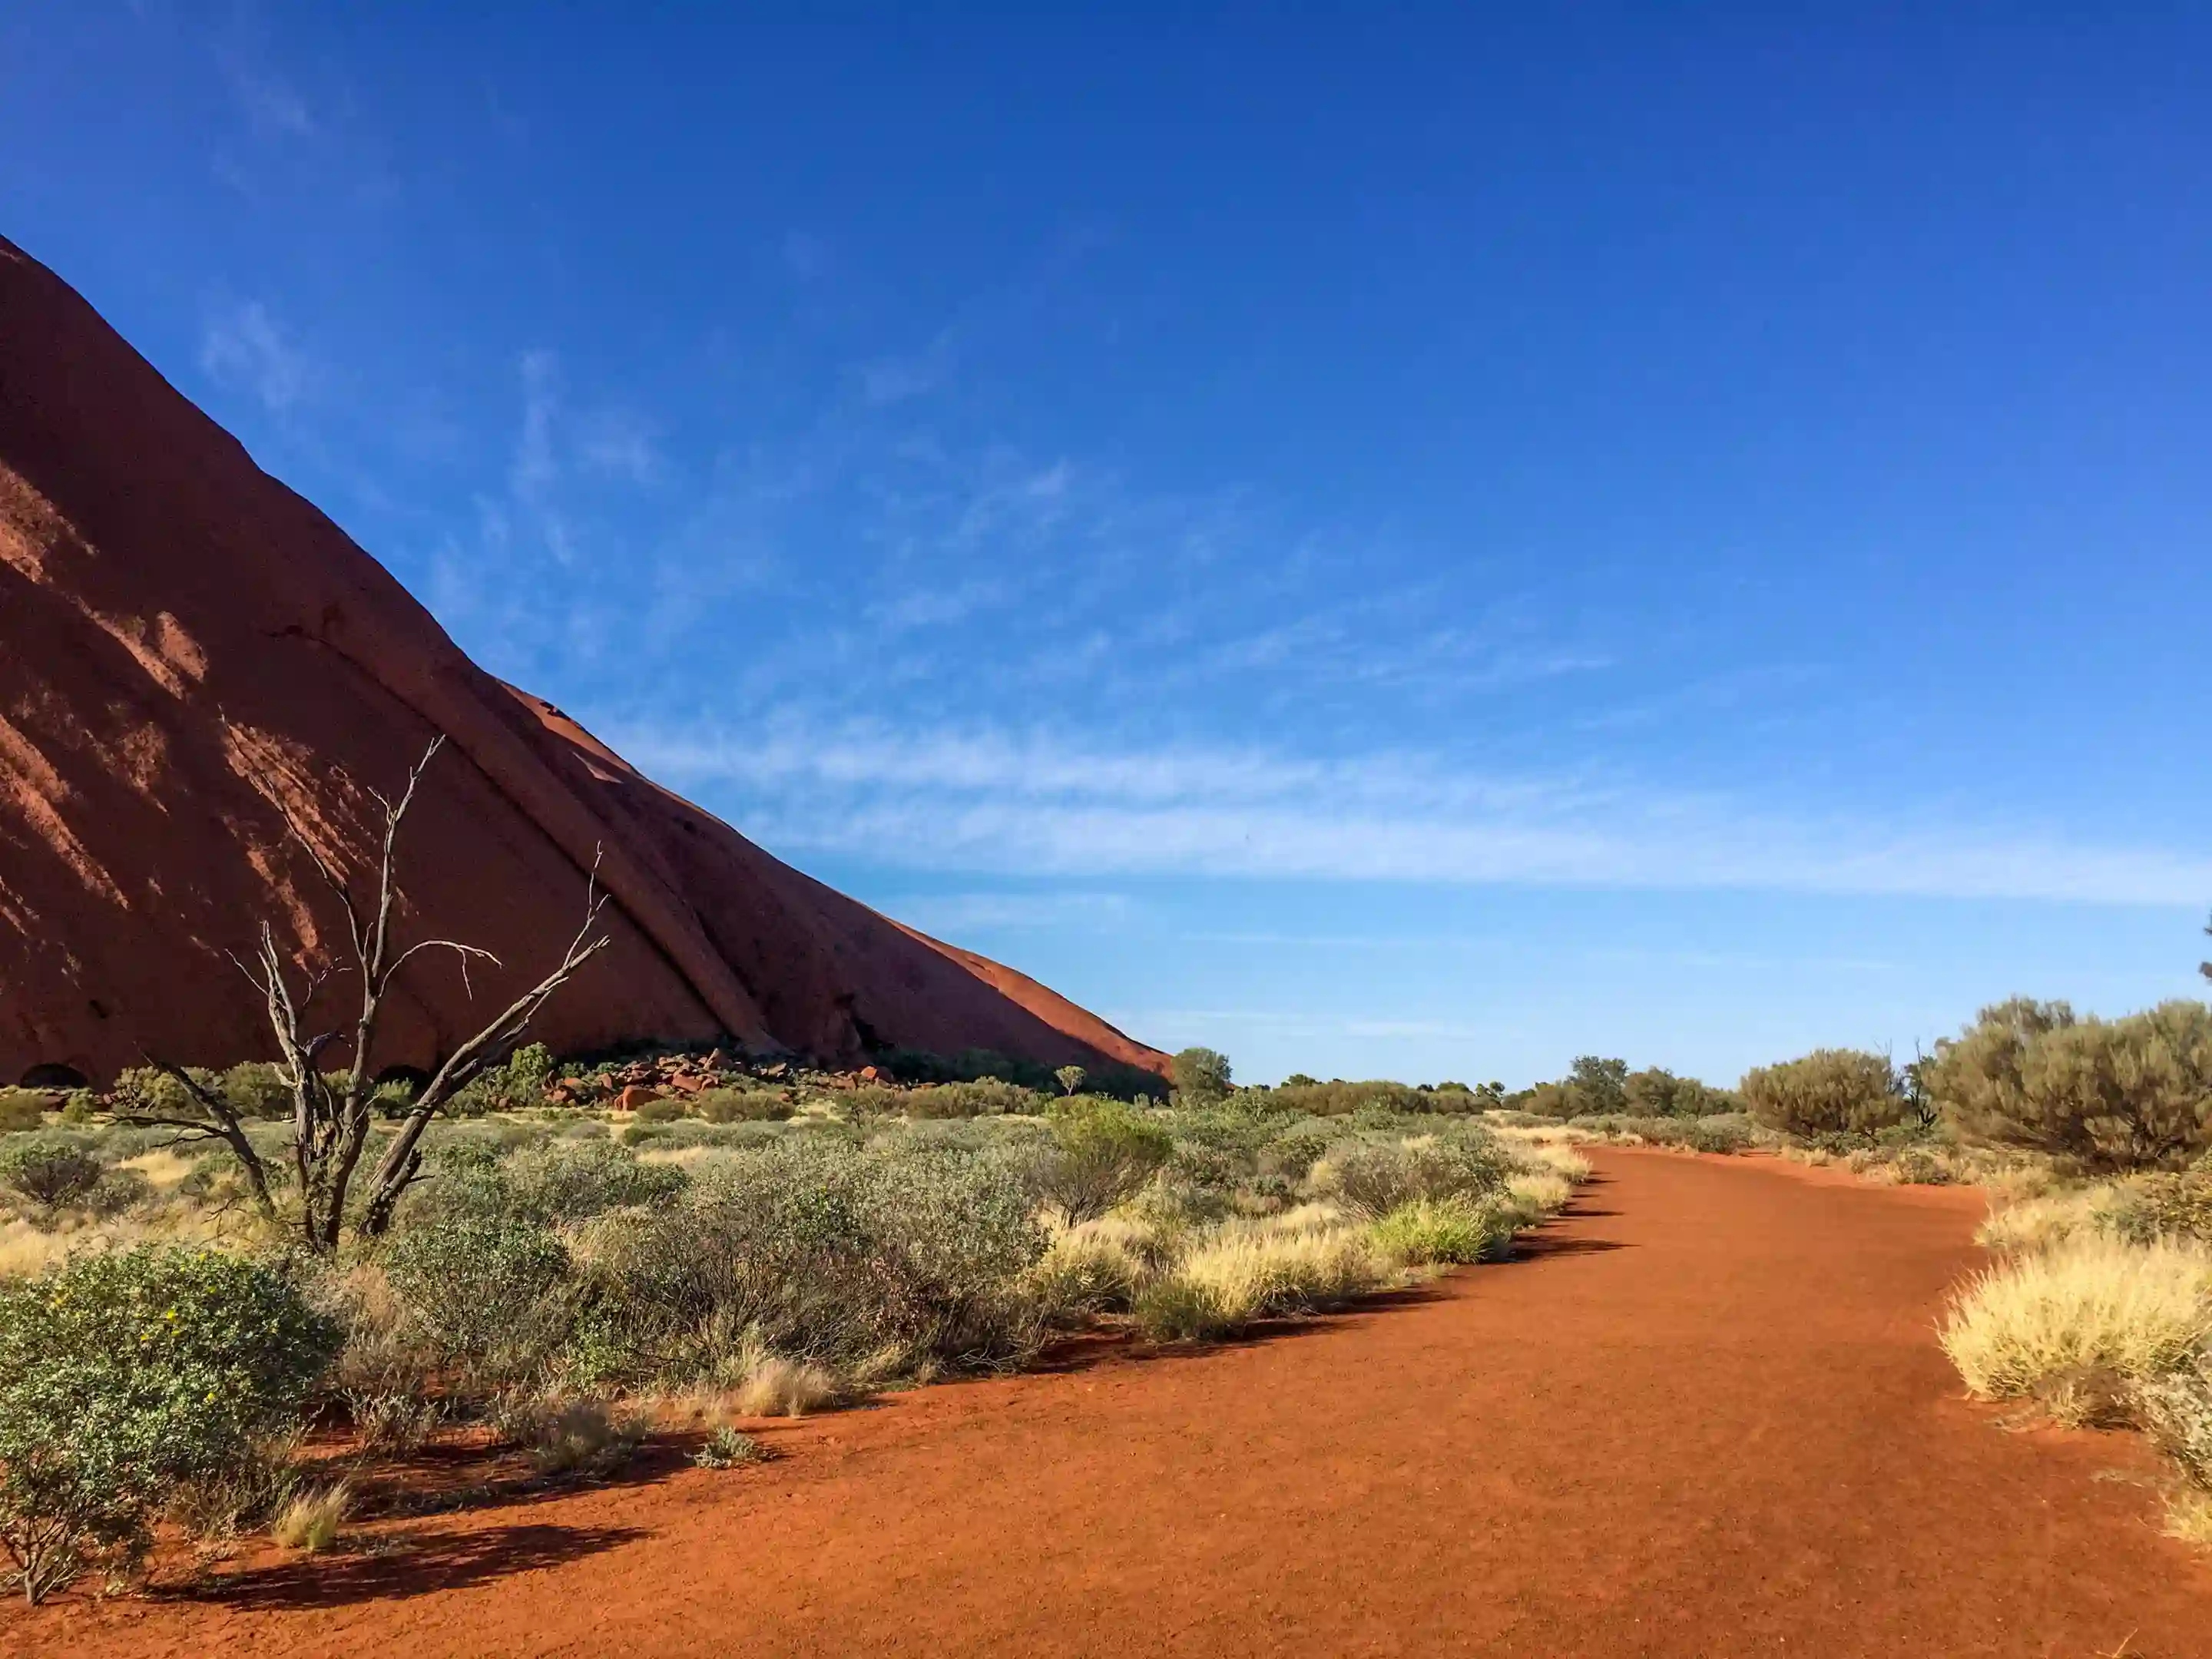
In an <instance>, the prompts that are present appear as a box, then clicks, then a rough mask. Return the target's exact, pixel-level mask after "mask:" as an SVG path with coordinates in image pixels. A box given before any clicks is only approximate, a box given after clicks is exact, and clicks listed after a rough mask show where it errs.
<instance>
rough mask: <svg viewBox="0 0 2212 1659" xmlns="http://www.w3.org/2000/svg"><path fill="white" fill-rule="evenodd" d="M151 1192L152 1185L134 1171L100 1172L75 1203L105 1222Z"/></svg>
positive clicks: (141, 1200)
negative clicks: (98, 1176)
mask: <svg viewBox="0 0 2212 1659" xmlns="http://www.w3.org/2000/svg"><path fill="white" fill-rule="evenodd" d="M153 1190H154V1189H153V1185H152V1183H151V1182H149V1181H148V1180H147V1179H146V1177H145V1176H143V1175H142V1174H140V1173H139V1172H138V1171H137V1170H101V1171H100V1178H99V1179H98V1180H97V1181H95V1182H93V1183H92V1185H91V1187H90V1188H88V1190H87V1191H86V1192H85V1193H84V1194H83V1195H82V1197H81V1198H79V1199H78V1200H77V1202H78V1203H80V1204H82V1206H84V1208H85V1209H86V1210H88V1211H89V1212H91V1213H92V1214H93V1215H94V1216H97V1217H99V1218H100V1219H101V1220H107V1219H109V1218H112V1217H115V1216H118V1215H121V1214H122V1213H123V1212H125V1210H128V1209H130V1208H131V1206H134V1205H137V1204H140V1203H143V1202H144V1201H145V1200H146V1198H147V1197H148V1195H149V1194H151V1193H152V1191H153Z"/></svg>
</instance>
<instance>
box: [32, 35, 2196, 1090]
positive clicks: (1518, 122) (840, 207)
mask: <svg viewBox="0 0 2212 1659" xmlns="http://www.w3.org/2000/svg"><path fill="white" fill-rule="evenodd" d="M642 10H643V9H617V8H613V7H603V8H601V7H589V6H570V7H564V8H560V9H557V10H555V9H537V8H529V9H526V8H523V7H520V6H514V7H495V6H477V7H471V8H433V7H428V6H420V7H379V8H373V9H372V8H349V9H344V10H339V9H335V8H307V7H294V8H276V7H268V8H253V7H223V8H207V9H202V8H197V7H191V6H184V5H172V4H163V3H160V0H146V3H143V4H140V5H137V6H102V5H98V4H83V5H62V4H42V3H31V4H27V5H20V6H16V7H12V8H9V9H8V10H7V11H6V12H5V13H4V15H0V231H4V232H5V234H8V235H9V236H10V237H11V238H13V239H15V240H17V241H18V242H20V243H21V245H23V246H25V247H26V248H27V249H28V250H29V251H31V252H33V253H34V254H36V255H37V256H38V257H40V258H42V259H44V260H46V262H47V263H49V264H52V265H53V266H54V267H56V268H57V269H58V270H59V271H60V272H61V273H62V274H63V275H64V276H66V277H68V278H69V279H70V281H71V282H73V283H76V285H77V286H78V287H79V288H80V289H82V291H83V292H84V293H85V294H87V295H88V296H89V297H90V298H91V299H92V301H94V303H95V304H96V305H98V306H99V307H100V308H101V309H102V310H103V311H104V312H105V313H106V315H107V316H108V317H109V319H111V320H112V321H113V322H114V323H115V324H116V325H118V327H119V328H121V329H122V330H123V331H124V332H125V334H126V335H127V336H129V337H130V338H131V340H132V341H133V342H134V343H137V345H138V347H139V348H140V349H142V350H143V351H144V352H146V354H147V355H148V356H149V357H151V358H152V359H153V361H154V362H155V363H156V364H157V365H158V366H159V367H160V368H161V369H162V370H163V371H164V372H165V373H166V374H168V375H169V377H170V378H171V379H172V380H174V381H175V382H176V383H177V384H178V385H179V386H181V387H182V388H183V389H184V390H185V392H187V393H188V394H190V395H191V397H193V398H196V399H197V401H199V402H200V403H201V404H203V405H204V407H206V408H207V409H208V410H210V412H211V413H213V414H214V415H215V416H216V417H217V418H218V419H219V420H221V421H222V422H224V423H225V424H226V425H227V426H228V427H229V428H231V429H232V430H233V431H234V432H236V433H237V434H238V435H240V437H241V438H242V439H243V440H244V441H246V444H247V445H248V446H249V447H250V448H251V449H252V451H253V453H254V454H255V455H256V457H257V458H258V459H259V460H260V461H261V462H262V464H263V465H264V466H266V467H268V468H269V469H270V471H274V472H276V474H277V475H279V476H280V477H283V478H285V479H286V480H287V481H288V482H289V483H292V484H294V485H295V487H297V488H298V489H301V490H302V491H303V492H305V493H306V494H307V495H308V496H310V497H311V498H312V499H313V500H314V501H317V502H318V503H319V505H321V506H322V507H324V508H325V510H326V511H328V512H329V513H331V515H332V516H333V517H334V518H336V519H337V520H338V521H339V522H340V523H341V524H343V526H346V528H347V529H348V530H349V531H350V532H352V533H353V534H354V536H355V537H356V538H357V539H358V540H359V541H360V542H361V543H362V545H363V546H365V547H367V548H368V550H370V551H371V552H372V553H374V554H375V555H376V556H378V557H379V558H380V559H381V560H383V561H384V562H385V563H386V564H387V565H388V566H389V567H390V568H392V570H393V571H394V572H395V573H396V574H398V576H399V577H400V579H401V580H404V582H406V583H407V584H408V586H410V588H411V589H412V590H413V591H414V592H416V593H417V594H418V595H419V596H421V597H422V599H423V600H424V601H425V602H426V603H428V605H430V607H431V608H432V609H433V610H434V611H435V612H436V613H437V615H438V616H439V617H440V619H441V621H442V622H443V623H445V624H446V626H447V628H448V629H450V630H451V631H452V632H453V635H454V636H455V637H456V638H457V639H458V640H459V641H460V642H461V643H462V645H463V646H464V647H466V648H467V649H468V650H469V651H471V653H473V654H474V655H475V656H476V657H477V659H478V660H479V661H480V662H482V663H483V664H484V665H486V666H487V667H489V668H490V669H492V670H493V671H495V672H497V673H500V674H501V675H503V676H506V677H507V678H510V679H513V680H514V681H516V682H518V683H520V684H524V685H526V686H528V687H529V688H531V689H532V690H536V691H538V692H540V693H542V694H544V695H545V696H549V697H551V698H552V699H554V700H555V701H556V702H559V703H560V704H562V706H563V707H564V708H568V709H569V710H570V711H571V712H573V713H574V714H576V715H578V717H579V718H580V719H582V720H585V721H586V723H587V724H588V725H591V726H593V727H594V728H595V729H596V730H598V731H599V732H600V733H601V735H603V736H604V737H605V738H608V739H609V740H611V742H613V743H614V744H617V746H618V747H619V748H621V749H623V750H624V751H625V752H626V753H628V754H629V756H630V757H631V758H633V759H634V760H635V761H637V762H638V763H641V764H642V765H644V766H646V767H647V769H651V770H653V771H654V772H655V773H656V774H658V775H660V776H661V777H662V778H663V779H664V780H665V781H668V782H670V783H671V784H673V785H675V786H676V787H679V788H681V789H682V790H684V792H685V793H689V794H690V795H691V796H693V797H694V798H695V799H698V800H700V801H701V802H702V803H703V804H705V805H708V806H709V807H711V808H712V809H713V810H714V811H718V812H720V814H721V815H722V816H724V817H726V818H728V819H729V820H730V821H731V822H732V823H734V824H736V825H737V826H738V827H739V828H740V829H743V830H744V831H745V832H746V833H747V834H749V835H750V836H753V837H754V838H755V839H757V840H758V841H760V842H763V844H765V845H766V846H768V847H769V848H771V849H773V850H774V851H775V852H777V853H778V854H781V855H782V856H784V857H786V858H787V859H789V860H792V861H793V862H795V863H797V864H798V865H799V866H801V867H803V868H805V869H806V870H809V871H811V872H814V873H816V874H817V875H820V876H822V877H823V878H826V879H829V880H830V881H832V882H834V883H836V884H839V885H841V886H842V887H844V888H845V889H847V890H848V891H851V892H854V893H855V894H857V895H859V896H861V897H863V898H865V899H866V900H867V901H869V902H872V903H874V904H877V905H878V906H879V907H881V908H884V909H887V910H889V911H890V912H891V913H892V914H894V915H899V916H902V917H903V918H906V919H909V920H912V921H915V922H916V923H918V924H920V925H921V926H923V927H929V928H931V929H933V930H934V931H937V932H939V933H943V934H945V935H946V936H948V937H951V938H952V939H957V940H959V941H960V942H962V943H963V944H967V945H972V946H974V947H975V948H978V949H981V950H983V951H987V952H989V953H991V954H994V955H995V956H998V957H1002V958H1004V959H1006V960H1007V961H1010V962H1012V963H1016V964H1018V965H1019V966H1021V967H1023V968H1024V969H1029V970H1030V971H1032V972H1034V973H1036V974H1037V975H1039V976H1040V977H1042V978H1043V979H1045V980H1047V981H1049V982H1051V983H1053V984H1054V985H1055V986H1057V987H1060V988H1061V989H1063V990H1065V991H1066V992H1067V993H1068V994H1070V995H1073V996H1074V997H1076V998H1077V999H1078V1000H1081V1001H1084V1002H1085V1003H1087V1004H1088V1005H1090V1006H1093V1007H1095V1008H1097V1009H1098V1010H1100V1011H1101V1012H1103V1013H1105V1014H1106V1015H1107V1016H1108V1017H1109V1018H1114V1019H1115V1020H1116V1021H1118V1022H1120V1023H1121V1024H1125V1025H1126V1026H1127V1028H1128V1029H1130V1030H1132V1031H1133V1032H1134V1033H1136V1034H1137V1035H1139V1036H1143V1037H1146V1038H1147V1039H1149V1040H1151V1041H1152V1042H1158V1043H1159V1044H1161V1045H1163V1046H1164V1047H1168V1048H1175V1047H1178V1046H1181V1045H1182V1044H1184V1043H1188V1042H1206V1043H1210V1044H1212V1045H1213V1046H1216V1047H1218V1048H1223V1049H1225V1050H1226V1051H1227V1052H1228V1053H1229V1054H1231V1056H1232V1058H1233V1059H1234V1060H1236V1061H1237V1063H1238V1067H1239V1073H1240V1075H1243V1076H1247V1077H1250V1078H1253V1079H1267V1078H1271V1077H1279V1076H1280V1075H1282V1074H1283V1073H1285V1072H1288V1071H1291V1070H1301V1069H1302V1070H1305V1071H1309V1072H1314V1073H1320V1074H1322V1075H1331V1074H1344V1075H1372V1074H1386V1075H1396V1076H1401V1077H1407V1078H1413V1079H1425V1078H1440V1077H1456V1078H1462V1079H1468V1080H1480V1079H1489V1078H1497V1079H1503V1080H1505V1081H1507V1082H1509V1083H1520V1082H1523V1081H1527V1080H1529V1079H1533V1078H1535V1077H1539V1076H1545V1075H1550V1074H1553V1073H1557V1072H1558V1071H1559V1070H1561V1069H1563V1068H1564V1066H1565V1064H1566V1062H1567V1061H1568V1060H1569V1059H1570V1058H1571V1056H1572V1055H1574V1054H1577V1053H1581V1052H1585V1051H1589V1050H1598V1051H1602V1052H1612V1053H1620V1054H1626V1056H1628V1057H1629V1058H1630V1059H1632V1060H1635V1061H1637V1062H1638V1063H1643V1062H1656V1063H1663V1064H1668V1065H1671V1066H1675V1067H1677V1068H1679V1069H1683V1070H1687V1071H1692V1072H1696V1073H1701V1074H1703V1075H1705V1076H1707V1077H1709V1078H1712V1079H1717V1080H1722V1081H1726V1080H1732V1079H1734V1077H1735V1075H1736V1073H1738V1072H1740V1071H1741V1069H1742V1068H1743V1067H1744V1066H1746V1065H1747V1064H1752V1063H1755V1062H1758V1061H1759V1060H1765V1059H1770V1058H1775V1057H1778V1056H1780V1055H1783V1054H1790V1053H1794V1052H1797V1051H1799V1050H1802V1049H1803V1048H1808V1047H1811V1046H1813V1045H1814V1044H1816V1043H1821V1042H1843V1043H1854V1044H1869V1045H1875V1046H1881V1045H1889V1046H1892V1047H1893V1048H1896V1049H1897V1050H1898V1051H1899V1053H1900V1054H1910V1052H1911V1047H1912V1045H1913V1043H1914V1042H1916V1041H1918V1042H1928V1041H1930V1040H1932V1039H1933V1038H1935V1037H1936V1036H1940V1035H1942V1034H1943V1033H1945V1032H1947V1031H1948V1030H1951V1029H1953V1028H1954V1027H1955V1026H1956V1025H1957V1024H1959V1023H1960V1021H1961V1020H1963V1019H1964V1018H1966V1017H1967V1016H1969V1015H1970V1014H1971V1013H1972V1010H1973V1008H1974V1007H1975V1006H1977V1005H1978V1004H1979V1003H1981V1002H1984V1001H1986V1000H1994V999H1996V998H1998V997H2001V996H2002V995H2005V994H2010V993H2013V992H2015V991H2025V992H2032V993H2036V994H2044V995H2059V996H2068V997H2071V998H2073V999H2074V1000H2075V1001H2076V1002H2077V1004H2079V1005H2081V1006H2087V1007H2091V1008H2095V1009H2098V1010H2100V1011H2106V1012H2118V1011H2121V1010H2124V1009H2126V1008H2130V1007H2133V1006H2141V1005H2142V1004H2145V1003H2147V1002H2149V1001H2153V1000H2158V999H2160V998H2162V997H2166V996H2172V995H2188V994H2193V993H2195V992H2196V991H2197V990H2199V989H2201V981H2198V980H2197V976H2196V974H2195V971H2194V965H2195V963H2196V962H2197V959H2198V957H2199V956H2200V955H2201V954H2203V952H2202V951H2201V950H2200V946H2202V945H2203V944H2204V943H2205V941H2204V940H2203V939H2201V938H2200V937H2199V935H2198V932H2197V930H2198V929H2199V928H2200V927H2202V925H2203V920H2204V912H2205V909H2206V908H2207V906H2208V904H2212V785H2208V781H2207V772H2206V767H2205V764H2204V762H2203V752H2202V751H2203V717H2204V711H2205V707H2206V687H2207V670H2206V667H2205V662H2204V654H2205V641H2206V635H2205V624H2204V618H2205V616H2206V614H2207V611H2208V602H2212V559H2209V558H2208V557H2207V548H2206V533H2207V529H2208V526H2212V466H2208V465H2207V460H2206V447H2205V440H2206V435H2207V433H2208V430H2212V421H2208V416H2212V373H2208V370H2212V333H2208V331H2207V330H2206V329H2205V328H2204V326H2203V317H2204V310H2203V307H2204V296H2205V295H2206V294H2207V293H2208V292H2212V214H2208V213H2207V211H2206V197H2205V191H2204V183H2203V181H2204V179H2205V178H2206V177H2207V176H2208V172H2207V169H2208V164H2212V99H2208V98H2207V97H2206V96H2205V84H2204V79H2203V70H2202V65H2203V64H2204V63H2205V62H2206V61H2208V48H2212V26H2208V24H2207V23H2206V22H2205V21H2202V19H2201V14H2200V17H2199V18H2197V19H2192V18H2191V17H2190V15H2188V13H2186V12H2182V11H2176V12H2173V13H2170V14H2160V13H2159V12H2158V11H2156V10H2155V9H2152V8H2136V9H2130V10H2128V11H2127V13H2126V14H2125V15H2124V17H2121V18H2119V19H2118V21H2116V19H2115V15H2114V14H2112V11H2111V10H2110V9H2103V10H2102V15H2100V10H2099V9H2092V8H2086V7H2085V8H2081V9H2076V10H2074V11H2072V12H2070V13H2068V12H2057V13H2046V14H2038V13H2035V12H2033V11H2031V10H2029V9H2021V8H2014V9H2005V10H2003V11H2002V12H2000V11H1998V10H1996V9H1981V8H1975V9H1959V10H1954V11H1953V12H1951V13H1949V14H1948V15H1944V14H1942V13H1941V12H1939V11H1938V10H1937V9H1930V8H1916V9H1911V11H1909V12H1908V11H1906V10H1904V9H1899V10H1897V11H1895V12H1885V11H1883V10H1881V9H1875V8H1854V9H1850V11H1851V15H1850V17H1849V18H1848V19H1846V18H1845V17H1844V15H1843V10H1842V9H1836V10H1834V11H1831V12H1827V13H1825V14H1824V13H1820V12H1818V11H1814V10H1812V9H1807V10H1803V11H1801V12H1798V13H1797V15H1795V16H1793V17H1790V18H1788V19H1784V18H1783V17H1781V16H1779V15H1778V12H1779V11H1780V9H1775V8H1746V9H1741V10H1735V11H1731V10H1729V9H1719V8H1707V9H1696V10H1692V9H1678V8H1644V9H1633V10H1632V9H1613V8H1607V7H1600V6H1575V7H1570V8H1561V9H1556V10H1550V9H1542V8H1524V9H1519V10H1517V11H1516V12H1515V13H1514V14H1513V15H1512V16H1510V18H1509V17H1507V16H1506V15H1505V14H1504V9H1496V10H1492V9H1480V8H1463V9H1447V8H1442V7H1438V8H1416V7H1407V8H1392V9H1378V8H1354V7H1349V6H1346V7H1337V8H1300V9H1295V10H1292V9H1280V8H1273V9H1261V8H1239V9H1221V10H1218V11H1208V12H1206V13H1205V14H1203V15H1200V12H1199V11H1197V10H1196V9H1188V8H1179V9H1175V10H1173V11H1169V10H1167V9H1161V10H1159V11H1158V12H1157V13H1150V12H1148V11H1147V10H1146V9H1145V8H1142V7H1129V8H1121V9H1118V10H1117V11H1116V13H1115V15H1112V16H1110V17H1109V16H1107V15H1104V14H1103V9H1102V10H1101V12H1100V13H1099V14H1098V15H1093V16H1091V17H1090V18H1088V19H1083V18H1078V17H1074V16H1056V17H1050V18H1046V17H1040V16H1038V15H1033V14H1034V13H1035V12H1036V9H1018V8H998V9H964V10H963V11H955V10H954V9H951V8H921V9H913V8H908V9H901V10H899V11H898V12H896V13H892V12H890V11H888V10H886V11H884V12H882V13H871V12H870V11H868V10H866V9H862V8H858V7H849V8H848V7H841V8H826V9H821V11H820V14H819V15H818V16H817V19H816V21H810V22H805V23H794V22H793V21H788V20H779V19H777V18H775V17H774V16H772V15H767V14H762V15H757V16H754V17H750V18H748V17H744V16H740V15H732V14H731V13H730V12H729V11H727V10H726V9H713V10H710V9H705V8H701V9H698V11H697V13H696V15H691V16H685V15H680V13H678V12H677V11H676V10H675V9H663V15H660V16H658V17H647V16H641V15H636V14H637V13H638V12H641V11H642ZM462 12H465V13H466V15H451V14H459V13H462Z"/></svg>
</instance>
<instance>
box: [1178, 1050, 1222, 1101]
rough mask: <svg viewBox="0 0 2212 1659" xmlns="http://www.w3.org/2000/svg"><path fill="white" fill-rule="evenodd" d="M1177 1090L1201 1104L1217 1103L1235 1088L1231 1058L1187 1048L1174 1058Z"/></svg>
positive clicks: (1211, 1051) (1214, 1051) (1212, 1052)
mask: <svg viewBox="0 0 2212 1659" xmlns="http://www.w3.org/2000/svg"><path fill="white" fill-rule="evenodd" d="M1175 1086H1176V1088H1177V1089H1179V1090H1181V1091H1182V1092H1183V1093H1184V1094H1187V1095H1189V1096H1192V1097H1194V1098H1196V1099H1200V1100H1218V1099H1219V1098H1220V1097H1222V1096H1224V1095H1225V1094H1227V1093H1228V1092H1229V1091H1230V1090H1231V1087H1233V1086H1234V1085H1231V1082H1230V1080H1229V1056H1228V1055H1226V1054H1222V1053H1220V1052H1218V1050H1216V1049H1212V1048H1186V1049H1184V1050H1183V1051H1182V1053H1181V1054H1177V1055H1176V1057H1175Z"/></svg>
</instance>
